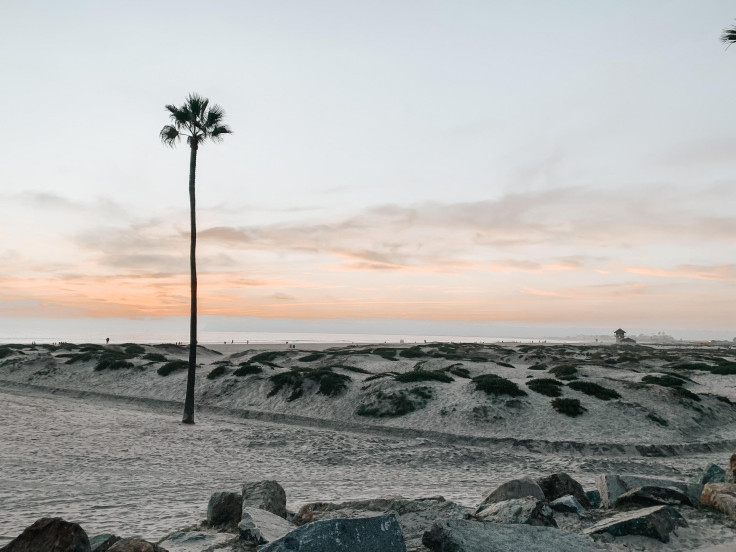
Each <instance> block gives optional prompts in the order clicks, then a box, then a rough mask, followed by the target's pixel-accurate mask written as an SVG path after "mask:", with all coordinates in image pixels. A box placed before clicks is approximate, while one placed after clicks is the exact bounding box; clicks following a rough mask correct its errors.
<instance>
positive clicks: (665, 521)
mask: <svg viewBox="0 0 736 552" xmlns="http://www.w3.org/2000/svg"><path fill="white" fill-rule="evenodd" d="M677 527H687V522H686V521H685V519H684V518H683V517H682V516H681V515H680V514H679V513H678V512H677V510H675V509H674V508H673V507H672V506H652V507H651V508H644V509H642V510H634V511H633V512H624V513H621V514H617V515H615V516H613V517H610V518H607V519H604V520H602V521H600V522H598V523H596V524H595V525H593V526H592V527H588V528H587V529H585V530H584V531H583V534H586V535H597V534H601V533H608V534H610V535H613V536H614V537H623V536H626V535H640V536H642V537H649V538H653V539H657V540H659V541H662V542H669V541H670V533H671V532H672V531H674V530H675V528H677Z"/></svg>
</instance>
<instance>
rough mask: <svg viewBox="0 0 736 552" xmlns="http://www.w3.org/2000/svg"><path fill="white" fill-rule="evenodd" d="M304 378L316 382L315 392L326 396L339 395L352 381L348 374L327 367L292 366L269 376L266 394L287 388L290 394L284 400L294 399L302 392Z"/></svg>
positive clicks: (269, 394)
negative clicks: (270, 384) (287, 369)
mask: <svg viewBox="0 0 736 552" xmlns="http://www.w3.org/2000/svg"><path fill="white" fill-rule="evenodd" d="M306 380H311V381H315V382H317V384H318V386H319V387H318V389H317V394H319V395H325V396H328V397H334V396H336V395H339V394H340V393H341V392H342V391H344V390H345V389H347V386H348V383H350V381H352V380H351V378H350V376H347V375H345V374H337V373H335V372H333V371H332V370H330V369H329V368H316V369H304V368H294V369H291V370H289V371H288V372H281V373H278V374H274V375H273V376H271V377H270V378H269V381H270V382H271V383H272V385H273V387H272V388H271V391H269V393H268V396H269V397H272V396H274V395H276V394H277V393H278V392H279V391H281V390H282V389H289V390H291V394H290V395H289V397H288V398H287V399H286V400H287V401H293V400H296V399H298V398H299V397H301V396H302V394H303V393H304V383H305V381H306Z"/></svg>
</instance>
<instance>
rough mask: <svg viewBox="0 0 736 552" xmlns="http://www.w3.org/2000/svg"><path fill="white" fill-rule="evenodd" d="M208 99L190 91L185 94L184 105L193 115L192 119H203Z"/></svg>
mask: <svg viewBox="0 0 736 552" xmlns="http://www.w3.org/2000/svg"><path fill="white" fill-rule="evenodd" d="M209 103H210V101H209V100H208V99H207V98H204V97H202V96H200V95H199V94H195V93H193V92H192V93H191V94H189V96H187V99H186V102H184V105H185V106H186V107H187V109H188V110H189V111H190V112H191V113H192V115H194V119H195V120H196V119H203V118H204V112H205V110H206V109H207V105H208V104H209Z"/></svg>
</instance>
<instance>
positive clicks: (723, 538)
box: [0, 454, 736, 552]
mask: <svg viewBox="0 0 736 552" xmlns="http://www.w3.org/2000/svg"><path fill="white" fill-rule="evenodd" d="M734 464H736V454H735V455H734V457H732V462H731V465H730V466H729V468H728V470H724V469H721V468H718V467H717V466H712V465H709V466H706V467H705V468H704V469H703V470H702V471H701V472H700V473H697V474H695V475H694V476H693V477H692V479H691V480H690V482H688V483H684V482H679V481H672V480H668V479H657V478H641V477H635V476H630V475H624V474H602V475H600V476H598V477H597V478H596V487H597V488H596V489H589V490H587V491H586V490H585V489H584V488H583V486H582V485H581V484H580V483H579V482H577V481H575V480H574V479H573V478H572V477H570V476H569V475H568V474H565V473H555V474H552V475H547V476H544V477H537V478H536V479H533V478H531V477H524V478H520V479H514V480H510V481H507V482H505V483H503V484H502V485H500V486H499V487H497V488H495V489H492V490H490V491H489V492H487V493H485V494H484V496H483V497H482V499H481V500H480V502H479V504H478V505H477V506H476V507H475V508H466V507H465V506H461V505H459V504H456V503H453V502H451V501H447V500H445V499H444V498H443V497H441V496H435V497H429V498H420V499H407V498H402V497H384V498H376V499H368V500H354V501H348V502H340V503H332V502H312V503H308V504H305V505H303V506H302V507H301V508H299V510H298V511H296V512H292V511H289V510H288V509H287V506H286V492H285V491H284V489H283V488H282V487H281V485H279V483H277V482H276V481H271V480H264V481H249V482H246V483H245V484H244V485H243V486H242V488H241V489H240V492H233V491H220V492H216V493H213V494H212V496H211V497H210V500H209V503H208V508H207V519H206V520H204V521H202V522H201V523H199V524H197V525H195V526H191V527H188V528H186V529H183V530H180V531H176V532H174V533H171V534H169V535H167V536H166V537H164V538H162V539H160V540H159V541H158V542H156V543H153V542H148V541H145V540H142V539H139V538H120V537H119V536H116V535H111V534H102V535H95V536H93V537H91V538H90V537H88V535H87V534H86V533H85V532H84V530H83V529H82V528H81V527H80V526H79V525H78V524H75V523H70V522H67V521H64V520H63V519H60V518H42V519H39V520H38V521H36V522H35V523H34V524H33V525H31V526H30V527H28V528H27V529H26V530H25V531H23V533H22V534H21V535H19V536H18V537H17V538H16V539H14V540H13V541H11V542H10V543H9V544H8V545H6V546H5V547H3V548H2V549H0V552H31V551H34V552H35V551H41V550H52V551H54V552H214V551H221V552H256V551H258V552H294V551H299V552H492V551H493V552H496V551H499V550H525V551H527V552H551V551H559V550H565V551H568V552H593V551H598V550H601V551H602V550H607V551H613V550H626V549H628V548H630V547H632V546H633V547H635V548H636V549H638V550H660V551H661V550H669V549H672V550H690V549H694V548H699V547H701V546H702V545H711V546H719V545H721V544H723V543H727V542H733V541H734V540H736V522H734V521H733V520H732V519H731V518H734V519H736V484H735V483H730V482H728V479H729V477H731V478H732V477H733V476H732V474H733V471H734V468H736V466H735V465H734ZM699 508H700V509H699ZM713 509H715V510H718V511H719V512H714V511H713ZM721 512H722V513H721ZM704 520H706V521H707V523H708V524H710V525H709V526H707V527H710V528H711V530H710V532H708V533H707V534H704V533H703V528H704V527H706V525H705V524H704ZM691 523H692V524H694V525H695V526H696V527H695V528H694V529H693V528H690V524H691ZM707 527H706V528H707ZM687 531H690V532H691V533H694V534H695V535H694V536H693V535H690V536H689V537H688V536H687V535H685V533H687ZM683 535H685V536H683ZM688 539H690V540H688ZM662 543H665V544H662ZM662 546H664V548H662Z"/></svg>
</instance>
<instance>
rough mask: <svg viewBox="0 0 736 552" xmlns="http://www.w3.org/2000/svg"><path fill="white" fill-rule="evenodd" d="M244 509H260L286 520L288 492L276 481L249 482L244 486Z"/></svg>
mask: <svg viewBox="0 0 736 552" xmlns="http://www.w3.org/2000/svg"><path fill="white" fill-rule="evenodd" d="M243 508H259V509H261V510H266V511H267V512H271V513H272V514H276V515H277V516H279V517H282V518H286V491H284V488H283V487H282V486H281V485H279V484H278V483H277V482H276V481H272V480H264V481H247V482H246V483H245V484H244V485H243Z"/></svg>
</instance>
